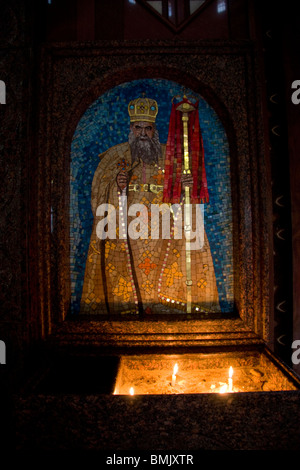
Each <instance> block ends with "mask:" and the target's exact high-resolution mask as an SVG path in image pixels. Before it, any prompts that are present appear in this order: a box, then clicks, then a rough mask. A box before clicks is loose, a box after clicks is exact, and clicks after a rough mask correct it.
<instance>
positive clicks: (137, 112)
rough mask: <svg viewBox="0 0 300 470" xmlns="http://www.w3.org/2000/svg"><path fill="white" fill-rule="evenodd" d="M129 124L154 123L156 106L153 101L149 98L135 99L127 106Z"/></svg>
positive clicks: (156, 111)
mask: <svg viewBox="0 0 300 470" xmlns="http://www.w3.org/2000/svg"><path fill="white" fill-rule="evenodd" d="M128 113H129V116H130V122H135V121H147V122H155V118H156V115H157V113H158V106H157V103H156V101H155V100H151V99H150V98H137V99H135V100H132V101H130V103H129V105H128Z"/></svg>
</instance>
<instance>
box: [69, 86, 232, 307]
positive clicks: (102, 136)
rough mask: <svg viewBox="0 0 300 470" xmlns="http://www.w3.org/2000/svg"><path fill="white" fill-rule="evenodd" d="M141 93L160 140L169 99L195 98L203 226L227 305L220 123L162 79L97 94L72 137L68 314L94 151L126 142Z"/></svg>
mask: <svg viewBox="0 0 300 470" xmlns="http://www.w3.org/2000/svg"><path fill="white" fill-rule="evenodd" d="M142 93H145V94H146V96H149V97H151V98H153V99H155V100H156V101H157V103H158V106H159V112H158V116H157V119H156V125H157V129H158V131H159V136H160V141H161V143H166V141H167V135H168V126H169V118H170V111H171V102H172V98H173V96H175V95H181V96H182V95H183V94H184V93H185V94H192V95H193V96H195V97H197V99H199V119H200V127H201V132H202V136H203V143H204V151H205V164H206V173H207V181H208V189H209V195H210V201H209V203H208V204H205V221H204V223H205V230H206V234H207V237H208V240H209V243H210V248H211V253H212V257H213V263H214V269H215V275H216V282H217V288H218V293H219V302H220V307H221V310H222V312H224V313H226V312H231V311H232V310H233V261H232V259H233V255H232V251H233V247H232V206H231V185H230V157H229V149H228V142H227V138H226V134H225V131H224V128H223V126H222V123H221V121H220V120H219V118H218V116H217V114H216V113H215V111H214V110H213V109H212V108H211V107H210V106H209V105H208V103H207V102H206V101H205V100H204V99H203V98H202V97H201V96H199V95H197V94H196V93H194V92H193V91H192V90H186V89H184V88H183V87H182V86H181V85H179V84H177V83H175V82H172V81H168V80H163V79H142V80H135V81H131V82H127V83H123V84H121V85H119V86H117V87H115V88H113V89H111V90H109V91H108V92H106V93H105V94H103V95H101V96H100V97H99V98H98V99H97V100H96V101H95V102H94V103H93V104H92V105H91V106H90V107H89V108H88V109H87V110H86V112H85V113H84V115H83V116H82V118H81V119H80V121H79V123H78V125H77V128H76V131H75V133H74V136H73V141H72V148H71V174H70V201H71V203H70V242H71V243H70V269H71V292H72V296H71V309H70V310H71V313H75V314H76V313H79V305H80V298H81V292H82V286H83V279H84V272H85V264H86V258H87V252H88V247H89V242H90V236H91V230H92V224H93V214H92V211H91V202H90V199H91V184H92V179H93V176H94V173H95V170H96V168H97V166H98V163H99V155H100V154H101V153H102V152H104V151H105V150H107V149H108V148H110V147H112V146H114V145H116V144H119V143H122V142H127V140H128V133H129V116H128V111H127V106H128V103H129V101H130V100H132V99H134V98H137V97H139V96H141V94H142Z"/></svg>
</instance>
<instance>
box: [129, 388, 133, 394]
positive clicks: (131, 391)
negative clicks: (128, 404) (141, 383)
mask: <svg viewBox="0 0 300 470" xmlns="http://www.w3.org/2000/svg"><path fill="white" fill-rule="evenodd" d="M129 395H134V388H133V387H130V390H129Z"/></svg>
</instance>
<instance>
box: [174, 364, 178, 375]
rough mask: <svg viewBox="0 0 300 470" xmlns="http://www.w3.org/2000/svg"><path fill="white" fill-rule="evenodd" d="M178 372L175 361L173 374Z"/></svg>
mask: <svg viewBox="0 0 300 470" xmlns="http://www.w3.org/2000/svg"><path fill="white" fill-rule="evenodd" d="M177 372H178V364H177V363H176V364H175V366H174V369H173V375H176V374H177Z"/></svg>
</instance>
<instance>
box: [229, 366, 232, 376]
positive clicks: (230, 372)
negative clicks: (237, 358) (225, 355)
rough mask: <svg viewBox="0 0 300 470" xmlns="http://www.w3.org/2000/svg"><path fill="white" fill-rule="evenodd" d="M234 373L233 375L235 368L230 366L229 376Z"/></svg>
mask: <svg viewBox="0 0 300 470" xmlns="http://www.w3.org/2000/svg"><path fill="white" fill-rule="evenodd" d="M232 375H233V368H232V367H231V366H230V367H229V378H230V379H231V377H232Z"/></svg>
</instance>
